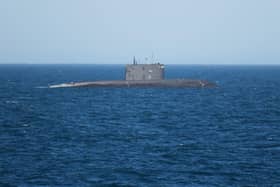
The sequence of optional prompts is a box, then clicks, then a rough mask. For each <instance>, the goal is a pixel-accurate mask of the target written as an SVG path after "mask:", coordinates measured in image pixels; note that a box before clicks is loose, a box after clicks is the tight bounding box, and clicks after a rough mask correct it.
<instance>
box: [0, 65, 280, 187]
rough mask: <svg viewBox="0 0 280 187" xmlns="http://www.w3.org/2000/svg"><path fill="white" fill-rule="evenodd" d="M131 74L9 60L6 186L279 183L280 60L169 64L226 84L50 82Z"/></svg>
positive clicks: (170, 73)
mask: <svg viewBox="0 0 280 187" xmlns="http://www.w3.org/2000/svg"><path fill="white" fill-rule="evenodd" d="M123 77H124V65H0V186H23V187H25V186H27V187H28V186H280V66H215V65H211V66H210V65H209V66H190V65H188V66H187V65H167V66H166V78H199V79H206V80H210V81H213V82H216V83H217V85H218V87H217V88H203V89H197V88H196V89H193V88H192V89H190V88H169V89H166V88H165V89H163V88H62V89H49V88H47V86H48V85H51V84H60V83H65V82H75V81H88V80H112V79H123Z"/></svg>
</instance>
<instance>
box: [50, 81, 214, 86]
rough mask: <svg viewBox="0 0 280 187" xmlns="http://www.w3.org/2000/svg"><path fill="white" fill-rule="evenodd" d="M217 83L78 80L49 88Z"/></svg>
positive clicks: (205, 84)
mask: <svg viewBox="0 0 280 187" xmlns="http://www.w3.org/2000/svg"><path fill="white" fill-rule="evenodd" d="M215 86H216V84H215V83H211V82H208V81H205V80H191V79H173V80H172V79H171V80H141V81H132V80H131V81H127V80H112V81H92V82H76V83H65V84H58V85H51V86H49V88H66V87H127V88H130V87H163V88H168V87H170V88H172V87H173V88H202V87H215Z"/></svg>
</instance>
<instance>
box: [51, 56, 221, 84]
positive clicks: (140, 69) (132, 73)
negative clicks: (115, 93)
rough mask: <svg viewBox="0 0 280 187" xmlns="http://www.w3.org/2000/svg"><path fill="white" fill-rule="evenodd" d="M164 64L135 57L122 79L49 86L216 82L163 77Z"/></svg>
mask: <svg viewBox="0 0 280 187" xmlns="http://www.w3.org/2000/svg"><path fill="white" fill-rule="evenodd" d="M164 71H165V66H164V64H161V63H150V64H138V63H137V61H136V59H135V57H134V58H133V63H132V64H127V65H126V67H125V78H124V80H100V81H89V82H71V83H63V84H57V85H50V86H49V88H69V87H70V88H71V87H72V88H73V87H125V88H131V87H163V88H203V87H216V84H215V83H213V82H209V81H206V80H197V79H165V78H164Z"/></svg>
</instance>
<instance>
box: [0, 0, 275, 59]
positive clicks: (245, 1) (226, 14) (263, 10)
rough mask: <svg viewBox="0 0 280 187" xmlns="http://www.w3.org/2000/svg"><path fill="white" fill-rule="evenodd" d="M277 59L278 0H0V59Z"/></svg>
mask: <svg viewBox="0 0 280 187" xmlns="http://www.w3.org/2000/svg"><path fill="white" fill-rule="evenodd" d="M152 54H154V55H155V56H156V58H157V59H158V60H159V61H160V62H162V63H165V64H280V1H279V0H0V63H5V64H9V63H38V64H41V63H43V64H45V63H59V64H61V63H66V64H69V63H71V64H73V63H77V64H78V63H81V64H88V63H90V64H100V63H106V64H127V63H130V62H131V61H132V59H133V56H136V57H137V58H138V59H139V60H140V62H144V59H145V57H150V56H151V55H152Z"/></svg>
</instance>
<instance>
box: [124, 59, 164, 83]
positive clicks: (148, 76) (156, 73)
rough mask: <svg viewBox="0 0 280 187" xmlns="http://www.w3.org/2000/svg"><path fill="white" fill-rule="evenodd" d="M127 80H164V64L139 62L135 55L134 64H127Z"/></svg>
mask: <svg viewBox="0 0 280 187" xmlns="http://www.w3.org/2000/svg"><path fill="white" fill-rule="evenodd" d="M125 80H127V81H155V80H157V81H159V80H164V65H163V64H160V63H152V64H138V63H137V61H136V60H135V57H134V58H133V64H128V65H126V69H125Z"/></svg>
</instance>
